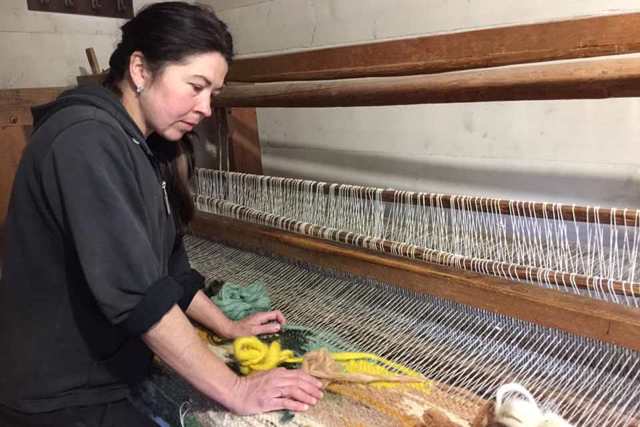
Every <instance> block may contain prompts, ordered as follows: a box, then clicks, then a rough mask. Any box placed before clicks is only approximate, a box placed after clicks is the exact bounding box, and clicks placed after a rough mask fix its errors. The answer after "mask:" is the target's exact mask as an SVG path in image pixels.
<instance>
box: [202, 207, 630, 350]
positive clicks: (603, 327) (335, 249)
mask: <svg viewBox="0 0 640 427" xmlns="http://www.w3.org/2000/svg"><path fill="white" fill-rule="evenodd" d="M192 230H193V233H194V234H195V235H197V236H201V237H204V238H207V239H210V240H215V241H221V242H224V243H226V244H229V245H232V246H236V247H240V248H242V249H247V250H257V251H259V252H263V253H264V252H266V253H269V254H273V255H278V256H282V257H285V258H287V259H290V260H293V261H299V262H305V263H309V264H312V265H316V266H319V267H321V268H325V269H330V270H334V271H343V272H348V273H350V274H354V275H356V276H361V277H368V278H373V279H376V280H380V281H383V282H386V283H390V284H393V285H396V286H399V287H402V288H405V289H408V290H410V291H413V292H417V293H422V294H429V295H433V296H436V297H440V298H445V299H448V300H452V301H455V302H458V303H461V304H466V305H470V306H474V307H478V308H481V309H484V310H488V311H490V312H494V313H499V314H503V315H507V316H510V317H514V318H518V319H522V320H525V321H529V322H533V323H537V324H539V325H542V326H545V327H549V328H556V329H561V330H564V331H567V332H570V333H572V334H575V335H580V336H584V337H589V338H593V339H597V340H601V341H605V342H609V343H612V344H616V345H619V346H623V347H626V348H630V349H633V350H640V329H639V327H640V316H639V315H638V314H639V311H638V310H637V309H633V308H630V307H625V306H622V305H618V304H612V303H608V302H604V301H598V300H594V299H591V298H587V297H582V296H577V295H570V294H566V293H562V292H558V291H554V290H550V289H543V288H539V287H535V286H529V285H524V284H517V283H513V282H509V281H507V280H504V279H500V278H494V277H489V276H483V275H480V274H477V273H473V272H467V271H462V270H456V269H452V268H447V267H441V266H436V265H432V264H428V263H424V262H419V261H412V260H406V259H402V258H395V257H390V256H382V255H380V254H378V253H376V252H372V251H367V250H362V249H353V248H348V247H345V246H341V245H338V244H335V243H330V242H326V241H323V240H319V239H313V238H308V237H304V236H299V235H296V234H293V233H289V232H285V231H280V230H275V229H272V228H269V227H263V226H259V225H255V224H250V223H245V222H241V221H238V220H234V219H231V218H226V217H222V216H217V215H211V214H206V213H202V212H199V213H197V215H196V218H195V220H194V222H193V224H192Z"/></svg>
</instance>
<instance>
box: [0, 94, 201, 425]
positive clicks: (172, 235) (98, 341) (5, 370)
mask: <svg viewBox="0 0 640 427" xmlns="http://www.w3.org/2000/svg"><path fill="white" fill-rule="evenodd" d="M33 116H34V131H33V134H32V137H31V142H30V144H29V145H28V146H27V148H26V150H25V152H24V155H23V157H22V161H21V163H20V166H19V168H18V171H17V174H16V177H15V181H14V186H13V192H12V195H11V202H10V205H9V213H8V216H7V222H6V227H7V239H6V245H7V247H6V257H5V260H4V266H3V272H2V279H1V281H0V367H1V372H0V404H2V405H4V406H8V407H10V408H13V409H15V410H18V411H21V412H28V413H37V412H47V411H52V410H56V409H60V408H64V407H70V406H79V405H93V404H100V403H107V402H111V401H116V400H120V399H122V398H124V397H126V396H127V393H128V388H129V387H128V386H129V385H130V384H131V383H134V382H136V381H138V380H140V379H142V378H143V377H144V376H145V374H146V373H147V372H148V368H149V366H150V363H151V360H152V354H151V352H150V350H149V349H148V348H147V347H146V345H145V344H144V343H143V341H142V340H141V335H142V334H143V333H144V332H146V331H147V330H148V329H149V328H150V327H151V326H153V325H154V324H155V323H156V322H158V321H159V320H160V318H161V317H162V316H163V315H164V314H165V313H166V312H167V311H168V310H169V309H170V308H171V307H172V306H173V305H174V304H178V305H179V306H180V307H181V308H182V309H183V310H186V308H187V307H188V306H189V304H190V302H191V300H192V299H193V296H194V295H195V293H196V292H197V290H198V289H199V288H201V287H202V282H203V279H202V276H200V275H199V274H198V273H197V272H195V271H194V270H192V269H191V267H190V266H189V261H188V259H187V255H186V253H185V250H184V245H183V243H182V238H181V237H179V236H177V233H176V226H175V222H174V219H173V217H172V216H171V209H170V206H169V201H168V197H167V194H166V191H165V189H164V185H163V180H162V177H161V175H160V172H159V168H158V167H157V164H156V161H155V159H154V156H153V153H152V151H151V150H150V148H149V147H148V146H147V143H146V141H145V138H144V135H143V134H142V133H141V132H140V130H139V129H138V127H137V126H136V125H135V123H134V122H133V121H132V119H131V117H130V116H129V115H128V113H127V111H126V110H125V109H124V107H123V106H122V104H121V103H120V101H119V99H118V98H117V97H116V96H115V95H114V94H112V93H111V92H110V91H109V90H107V89H104V88H101V87H84V88H78V89H73V90H70V91H68V92H65V93H64V94H62V95H61V96H60V97H59V98H58V99H57V100H56V101H54V102H52V103H50V104H47V105H44V106H41V107H36V108H34V109H33Z"/></svg>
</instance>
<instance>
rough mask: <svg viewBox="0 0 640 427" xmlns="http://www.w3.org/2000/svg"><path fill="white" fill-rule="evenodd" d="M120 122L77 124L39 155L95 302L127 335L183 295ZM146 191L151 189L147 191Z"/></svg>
mask: <svg viewBox="0 0 640 427" xmlns="http://www.w3.org/2000/svg"><path fill="white" fill-rule="evenodd" d="M123 139H124V136H123V135H122V133H121V131H120V130H119V129H115V128H113V127H111V126H109V125H107V124H103V123H101V122H97V121H85V122H81V123H78V124H75V125H73V126H71V127H69V128H67V129H66V130H64V131H63V132H62V133H61V134H60V135H58V136H57V137H56V139H55V141H54V142H53V146H52V148H51V150H50V151H49V153H48V154H47V156H46V157H45V158H44V159H43V160H42V167H41V173H42V177H41V180H42V183H43V188H44V192H45V197H46V199H47V200H48V203H49V205H50V206H51V210H52V211H53V214H54V217H55V218H56V221H57V222H58V225H59V227H60V229H61V230H63V231H62V232H63V234H64V238H65V240H66V241H68V242H70V246H71V248H70V250H71V251H75V257H77V261H78V262H79V263H80V267H81V270H82V273H83V274H84V277H85V280H86V282H87V284H88V286H89V288H90V291H91V293H92V294H93V296H94V297H95V299H96V302H97V304H98V306H99V308H100V310H101V311H102V312H103V314H104V315H105V316H106V317H107V319H108V320H109V321H110V322H111V323H113V324H117V325H121V326H122V327H123V328H124V330H126V331H127V332H128V333H129V334H131V335H134V336H135V335H140V334H142V333H144V332H146V331H147V330H148V329H149V328H150V327H151V326H153V325H154V324H155V323H157V322H158V321H159V320H160V319H161V318H162V316H163V315H164V314H165V313H166V312H167V311H168V310H169V309H170V308H171V307H172V306H173V305H174V304H176V303H177V302H178V301H180V299H181V298H182V296H183V287H182V286H181V285H180V284H179V283H178V282H177V281H176V280H175V279H174V278H173V277H172V276H171V275H167V274H164V275H163V271H166V270H165V269H163V268H162V265H161V263H160V260H159V259H158V256H157V255H156V253H155V251H154V249H153V247H152V243H151V239H150V232H151V230H152V227H151V225H150V224H149V219H148V218H146V214H145V212H146V210H145V203H144V197H145V195H144V194H142V188H141V186H140V184H139V183H138V178H137V176H136V169H135V166H134V162H133V159H132V158H131V153H130V152H129V151H128V150H127V149H126V147H125V146H124V144H125V143H128V141H123ZM147 196H148V195H147Z"/></svg>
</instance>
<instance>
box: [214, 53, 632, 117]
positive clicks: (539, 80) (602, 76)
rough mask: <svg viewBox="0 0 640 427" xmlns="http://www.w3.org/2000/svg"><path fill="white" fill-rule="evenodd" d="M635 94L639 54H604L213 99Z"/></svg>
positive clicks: (266, 101) (260, 103) (240, 103)
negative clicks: (592, 57)
mask: <svg viewBox="0 0 640 427" xmlns="http://www.w3.org/2000/svg"><path fill="white" fill-rule="evenodd" d="M639 95H640V58H637V57H635V58H634V57H624V58H621V57H605V58H597V59H587V60H576V61H569V62H560V63H557V62H552V63H541V64H531V65H522V66H510V67H502V68H487V69H482V70H470V71H454V72H450V73H442V74H423V75H417V76H402V77H375V78H360V79H347V80H334V81H321V82H315V81H313V82H304V81H301V82H280V83H246V84H240V83H239V84H230V85H227V86H226V87H225V89H224V90H223V92H222V93H221V94H220V95H219V96H218V97H217V98H216V103H217V105H218V106H224V107H349V106H374V105H409V104H425V103H451V102H479V101H485V102H486V101H516V100H544V99H597V98H610V97H629V96H639Z"/></svg>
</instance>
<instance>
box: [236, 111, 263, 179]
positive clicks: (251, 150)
mask: <svg viewBox="0 0 640 427" xmlns="http://www.w3.org/2000/svg"><path fill="white" fill-rule="evenodd" d="M228 124H229V131H230V132H229V155H230V164H231V170H232V171H234V172H243V173H252V174H256V175H261V174H262V152H261V150H260V138H259V136H258V116H257V114H256V109H255V108H231V109H228Z"/></svg>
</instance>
